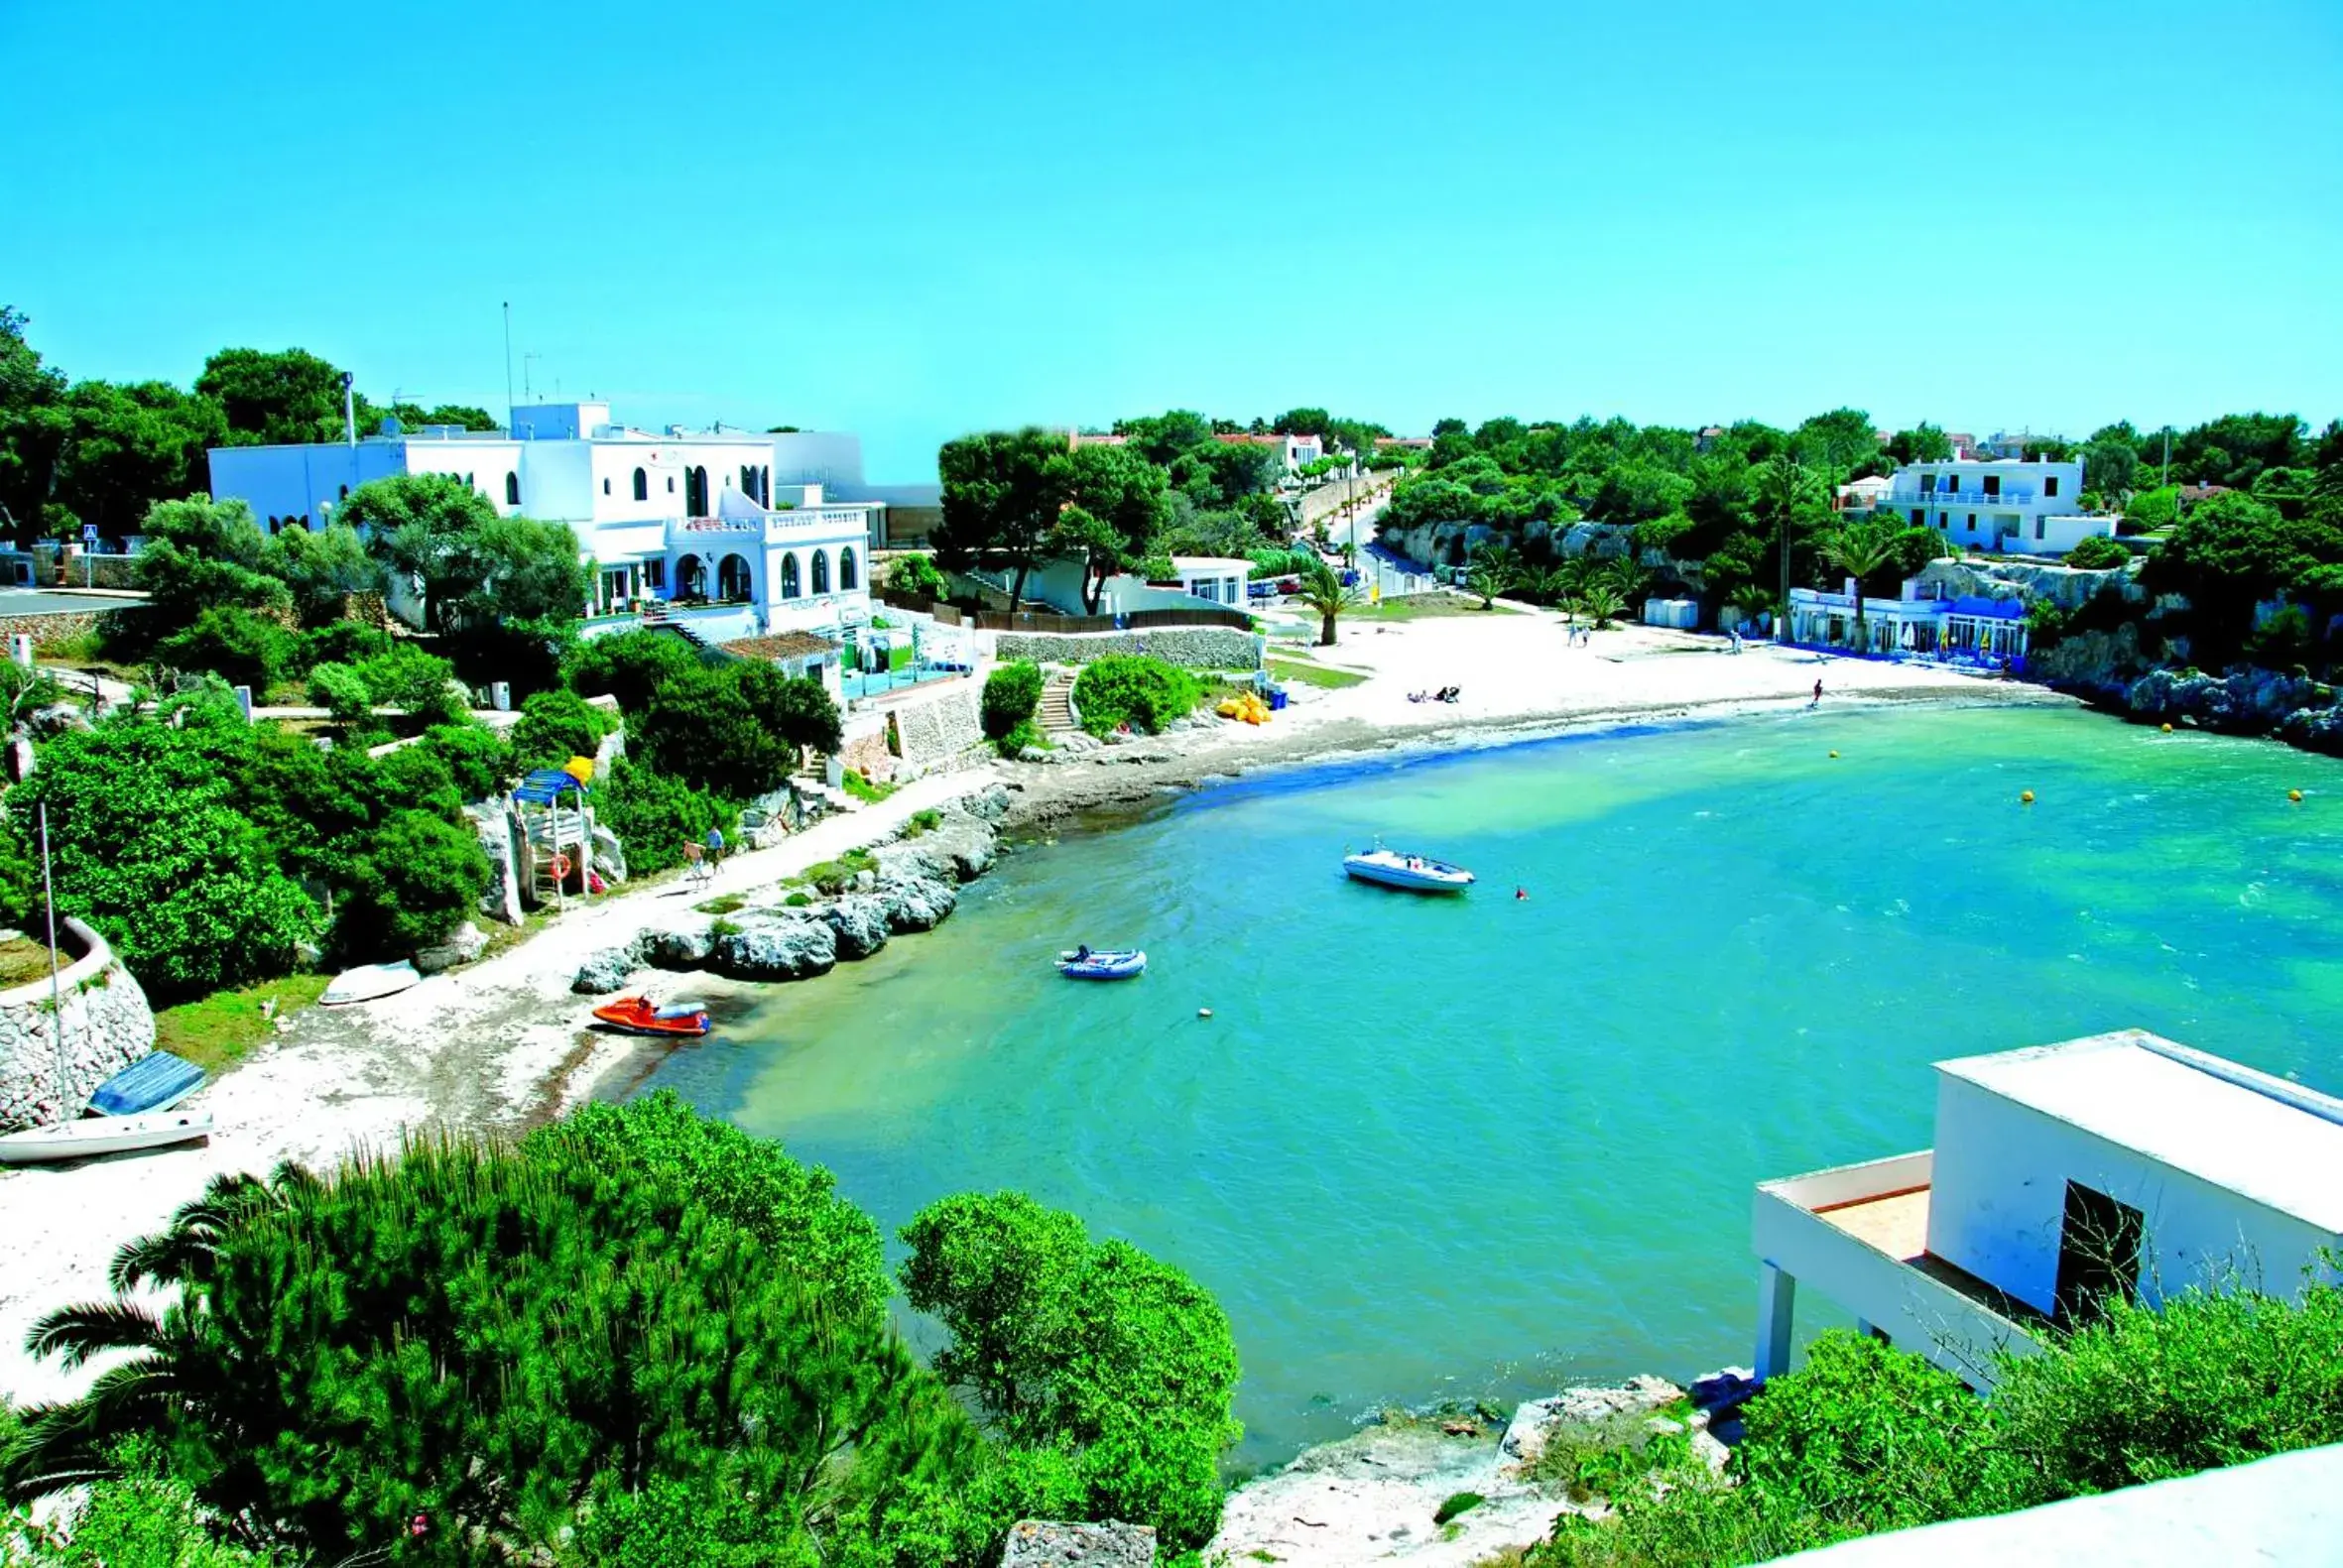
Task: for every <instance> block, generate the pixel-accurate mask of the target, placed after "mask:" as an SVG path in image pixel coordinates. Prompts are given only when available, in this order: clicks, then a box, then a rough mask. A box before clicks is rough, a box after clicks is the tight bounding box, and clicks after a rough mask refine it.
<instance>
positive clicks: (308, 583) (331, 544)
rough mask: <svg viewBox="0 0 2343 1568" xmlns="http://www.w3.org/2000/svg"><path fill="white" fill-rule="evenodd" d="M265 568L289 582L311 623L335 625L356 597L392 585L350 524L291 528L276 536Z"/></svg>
mask: <svg viewBox="0 0 2343 1568" xmlns="http://www.w3.org/2000/svg"><path fill="white" fill-rule="evenodd" d="M259 566H260V569H261V570H262V571H264V572H266V573H267V574H268V575H270V576H272V577H275V578H276V579H278V580H279V581H280V582H282V583H284V584H285V587H286V590H287V591H288V592H290V593H291V594H292V595H293V607H294V609H295V611H296V612H297V613H298V614H299V615H300V616H301V619H302V624H303V625H305V626H325V625H330V624H331V623H333V622H334V621H336V620H338V619H339V618H340V616H341V613H342V608H343V603H344V601H345V600H347V599H348V598H349V596H350V595H352V594H366V593H380V592H382V591H383V589H384V587H385V586H386V585H387V578H386V576H385V574H384V571H383V567H382V563H381V562H380V561H378V560H376V559H375V558H374V557H373V556H372V555H370V554H368V553H367V551H366V545H365V543H364V542H363V541H362V540H360V539H359V538H358V531H357V530H356V529H353V528H351V527H349V526H348V525H347V524H346V523H335V524H333V525H332V526H331V527H329V528H324V529H319V530H315V531H311V530H309V529H306V528H296V529H287V530H285V531H284V532H283V533H281V534H278V535H276V536H275V537H274V538H272V539H270V541H269V542H268V547H267V550H266V552H265V553H264V554H263V555H262V557H261V559H260V562H259ZM345 624H346V623H345Z"/></svg>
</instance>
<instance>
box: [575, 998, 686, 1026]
mask: <svg viewBox="0 0 2343 1568" xmlns="http://www.w3.org/2000/svg"><path fill="white" fill-rule="evenodd" d="M594 1017H595V1018H596V1019H599V1020H600V1021H601V1022H602V1023H604V1024H607V1025H610V1026H611V1027H612V1028H614V1029H624V1030H626V1032H628V1033H629V1034H705V1033H706V1032H707V1031H708V1030H709V1029H711V1028H713V1027H714V1026H715V1025H712V1024H710V1023H709V1022H708V1010H707V1008H706V1006H705V1005H704V1004H702V1003H698V1002H667V1003H655V1002H653V1001H652V1000H651V999H650V998H649V997H620V998H619V999H618V1000H617V1001H615V1002H607V1003H604V1004H603V1005H602V1006H601V1007H598V1008H596V1009H594Z"/></svg>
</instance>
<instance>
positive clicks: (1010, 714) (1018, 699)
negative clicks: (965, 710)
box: [984, 659, 1042, 741]
mask: <svg viewBox="0 0 2343 1568" xmlns="http://www.w3.org/2000/svg"><path fill="white" fill-rule="evenodd" d="M1041 705H1042V668H1041V666H1040V665H1039V664H1036V663H1033V662H1032V661H1030V660H1024V659H1020V660H1015V661H1013V662H1011V663H1006V664H1003V665H1002V666H1001V667H1000V668H998V669H996V670H994V671H993V672H992V673H991V674H990V675H989V676H987V677H986V678H985V682H984V736H985V739H986V740H991V741H997V740H1001V739H1003V738H1005V737H1006V736H1007V735H1009V733H1010V732H1011V731H1013V730H1015V729H1016V728H1017V727H1018V726H1019V725H1020V724H1023V723H1025V722H1026V721H1027V720H1028V719H1030V718H1032V717H1033V716H1034V710H1035V709H1036V708H1038V707H1040V706H1041Z"/></svg>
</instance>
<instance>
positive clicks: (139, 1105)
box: [89, 1050, 203, 1116]
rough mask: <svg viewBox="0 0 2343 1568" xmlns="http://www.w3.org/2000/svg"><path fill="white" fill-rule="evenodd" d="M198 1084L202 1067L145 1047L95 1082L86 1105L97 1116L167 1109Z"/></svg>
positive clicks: (196, 1087)
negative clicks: (142, 1053)
mask: <svg viewBox="0 0 2343 1568" xmlns="http://www.w3.org/2000/svg"><path fill="white" fill-rule="evenodd" d="M202 1087H203V1069H202V1068H200V1067H198V1066H196V1065H195V1064H194V1063H193V1062H191V1061H183V1060H181V1059H180V1058H179V1057H177V1056H174V1055H172V1054H171V1052H169V1051H167V1050H158V1051H149V1052H147V1054H146V1055H145V1056H144V1057H142V1058H141V1059H140V1060H138V1061H135V1062H133V1063H131V1065H129V1066H127V1067H125V1068H123V1069H122V1070H121V1071H120V1072H118V1073H116V1074H114V1076H113V1077H111V1078H108V1079H107V1080H106V1081H105V1082H104V1083H101V1084H99V1085H98V1086H97V1089H96V1092H94V1093H93V1094H91V1095H90V1097H89V1108H90V1109H91V1110H92V1111H95V1112H96V1113H97V1114H98V1115H100V1116H144V1115H147V1114H148V1113H150V1112H155V1111H168V1110H170V1109H171V1108H172V1107H173V1106H175V1105H177V1104H179V1103H180V1102H181V1101H182V1100H185V1098H186V1097H187V1096H188V1095H190V1094H193V1093H194V1092H195V1091H196V1090H197V1089H200V1088H202Z"/></svg>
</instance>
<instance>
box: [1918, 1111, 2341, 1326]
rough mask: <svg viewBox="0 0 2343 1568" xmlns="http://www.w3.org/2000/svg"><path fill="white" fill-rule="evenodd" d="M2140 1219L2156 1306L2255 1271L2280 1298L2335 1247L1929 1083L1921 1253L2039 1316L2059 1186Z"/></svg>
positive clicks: (2054, 1241)
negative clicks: (2229, 1274)
mask: <svg viewBox="0 0 2343 1568" xmlns="http://www.w3.org/2000/svg"><path fill="white" fill-rule="evenodd" d="M2068 1181H2074V1182H2078V1183H2080V1184H2081V1185H2083V1186H2086V1187H2091V1188H2095V1189H2096V1190H2098V1191H2100V1192H2103V1193H2105V1194H2107V1195H2108V1196H2109V1197H2111V1198H2114V1199H2115V1200H2116V1201H2117V1202H2119V1203H2125V1204H2129V1205H2131V1206H2132V1207H2133V1208H2135V1209H2138V1210H2139V1211H2140V1213H2141V1215H2142V1217H2143V1221H2144V1228H2145V1231H2146V1237H2145V1239H2144V1241H2143V1242H2142V1244H2141V1250H2140V1293H2141V1296H2142V1298H2143V1299H2145V1300H2148V1301H2152V1302H2153V1301H2156V1300H2158V1299H2160V1298H2161V1297H2162V1296H2163V1295H2166V1294H2169V1293H2173V1292H2176V1291H2179V1290H2182V1289H2185V1288H2186V1287H2187V1286H2189V1285H2191V1284H2201V1283H2204V1282H2206V1270H2207V1269H2220V1268H2225V1267H2228V1266H2233V1265H2234V1266H2239V1267H2243V1268H2246V1269H2249V1270H2253V1269H2259V1271H2260V1275H2261V1283H2262V1285H2263V1286H2264V1287H2265V1288H2267V1289H2269V1290H2270V1291H2272V1292H2273V1293H2275V1294H2281V1295H2289V1294H2292V1293H2293V1291H2294V1290H2295V1289H2296V1288H2297V1287H2298V1285H2299V1283H2300V1278H2301V1276H2300V1273H2299V1270H2300V1269H2301V1268H2302V1266H2304V1265H2306V1264H2308V1263H2310V1262H2311V1260H2312V1258H2313V1256H2314V1255H2315V1253H2316V1252H2317V1250H2318V1249H2319V1248H2320V1247H2322V1246H2336V1245H2338V1244H2343V1237H2337V1236H2333V1235H2328V1234H2325V1233H2322V1232H2320V1231H2318V1230H2317V1229H2315V1228H2314V1227H2312V1226H2311V1225H2309V1224H2308V1223H2307V1222H2305V1221H2302V1220H2298V1219H2296V1218H2294V1217H2293V1216H2291V1215H2288V1214H2281V1213H2280V1212H2278V1211H2277V1210H2275V1209H2270V1208H2266V1207H2264V1206H2263V1205H2261V1204H2258V1203H2255V1202H2253V1201H2252V1200H2250V1199H2248V1198H2245V1197H2242V1196H2240V1195H2239V1194H2237V1193H2235V1192H2232V1191H2230V1190H2228V1189H2227V1188H2224V1187H2216V1186H2214V1185H2213V1184H2211V1183H2210V1182H2207V1181H2204V1180H2202V1179H2200V1178H2198V1177H2196V1176H2192V1175H2189V1174H2188V1173H2187V1172H2185V1171H2180V1170H2175V1169H2173V1168H2171V1167H2170V1166H2167V1165H2163V1164H2159V1163H2158V1162H2157V1161H2155V1160H2153V1159H2150V1158H2148V1157H2147V1156H2146V1155H2144V1154H2141V1153H2139V1152H2138V1151H2137V1150H2134V1149H2129V1148H2125V1147H2122V1146H2118V1145H2116V1144H2112V1143H2110V1142H2108V1141H2107V1140H2105V1139H2102V1138H2099V1137H2097V1136H2096V1135H2094V1134H2091V1133H2086V1132H2084V1131H2083V1130H2082V1129H2080V1128H2078V1127H2075V1126H2073V1125H2072V1124H2070V1123H2066V1122H2061V1121H2058V1120H2056V1119H2055V1118H2053V1117H2050V1116H2047V1115H2045V1114H2043V1113H2042V1112H2039V1111H2036V1110H2035V1109H2033V1108H2032V1107H2030V1106H2024V1105H2020V1104H2018V1103H2017V1102H2015V1101H2012V1100H2007V1099H2004V1098H2003V1097H2002V1096H2000V1095H1997V1094H1994V1093H1993V1092H1991V1091H1990V1090H1987V1089H1985V1088H1982V1087H1980V1086H1979V1085H1977V1084H1974V1083H1971V1082H1969V1081H1968V1080H1967V1079H1965V1078H1958V1077H1954V1076H1953V1075H1952V1074H1950V1073H1939V1074H1937V1079H1936V1163H1935V1184H1934V1189H1933V1191H1932V1192H1931V1193H1930V1195H1929V1201H1928V1251H1929V1252H1931V1253H1933V1254H1935V1255H1936V1256H1937V1257H1939V1258H1942V1259H1944V1260H1945V1261H1946V1262H1947V1263H1951V1264H1955V1265H1957V1266H1960V1267H1962V1268H1965V1269H1967V1270H1968V1271H1969V1272H1971V1273H1973V1274H1975V1275H1977V1276H1978V1277H1979V1278H1980V1279H1983V1280H1985V1281H1987V1282H1988V1283H1990V1284H1994V1285H1997V1286H1999V1287H2000V1288H2002V1289H2004V1290H2006V1291H2008V1292H2009V1293H2010V1294H2012V1295H2014V1296H2016V1297H2018V1298H2019V1299H2020V1300H2022V1301H2024V1302H2026V1303H2028V1304H2029V1305H2031V1306H2034V1307H2036V1308H2038V1309H2040V1310H2041V1311H2043V1312H2049V1311H2053V1310H2055V1308H2056V1306H2057V1292H2056V1283H2057V1277H2058V1240H2059V1232H2060V1229H2061V1227H2062V1225H2063V1224H2064V1220H2065V1213H2066V1183H2067V1182H2068Z"/></svg>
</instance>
